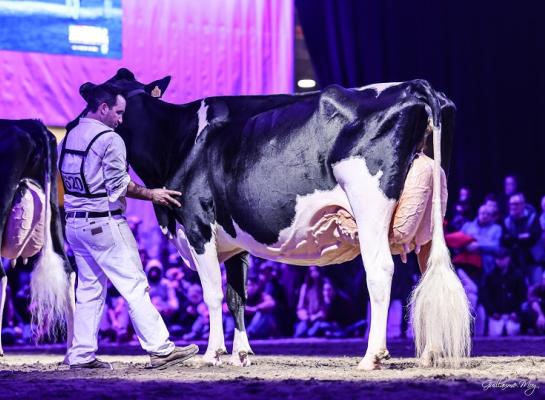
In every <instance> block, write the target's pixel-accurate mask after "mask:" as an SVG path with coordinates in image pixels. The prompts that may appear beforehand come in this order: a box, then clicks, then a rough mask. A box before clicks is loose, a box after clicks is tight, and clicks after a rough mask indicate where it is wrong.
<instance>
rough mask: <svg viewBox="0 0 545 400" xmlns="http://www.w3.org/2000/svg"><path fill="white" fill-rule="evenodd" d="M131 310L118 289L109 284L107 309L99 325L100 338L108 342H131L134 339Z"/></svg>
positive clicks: (105, 308)
mask: <svg viewBox="0 0 545 400" xmlns="http://www.w3.org/2000/svg"><path fill="white" fill-rule="evenodd" d="M133 333H134V332H133V330H132V324H131V322H130V318H129V308H128V306H127V302H126V301H125V299H124V298H123V297H122V296H121V295H120V294H119V292H118V291H117V289H116V288H115V287H114V286H113V285H112V284H111V283H110V282H108V289H107V295H106V307H104V314H103V316H102V320H101V321H100V325H99V338H100V340H101V341H107V342H117V343H123V342H129V341H130V340H131V339H132V337H133Z"/></svg>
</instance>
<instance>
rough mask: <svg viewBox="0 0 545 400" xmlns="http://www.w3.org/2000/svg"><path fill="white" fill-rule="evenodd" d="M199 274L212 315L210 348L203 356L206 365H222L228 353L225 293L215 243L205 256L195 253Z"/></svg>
mask: <svg viewBox="0 0 545 400" xmlns="http://www.w3.org/2000/svg"><path fill="white" fill-rule="evenodd" d="M193 257H194V259H195V265H196V266H197V272H198V273H199V278H200V280H201V285H202V290H203V297H204V302H205V303H206V305H207V307H208V312H209V315H210V336H209V337H208V348H207V349H206V352H205V353H204V356H203V361H204V362H205V363H206V364H211V365H220V364H221V356H222V355H223V354H226V353H227V350H226V349H225V339H224V337H223V314H222V309H221V305H222V301H223V291H222V287H221V270H220V265H219V262H218V254H217V251H216V247H215V246H214V244H213V243H207V244H206V245H205V251H204V254H202V255H200V254H196V253H195V252H193Z"/></svg>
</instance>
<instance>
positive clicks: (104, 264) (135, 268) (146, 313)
mask: <svg viewBox="0 0 545 400" xmlns="http://www.w3.org/2000/svg"><path fill="white" fill-rule="evenodd" d="M85 92H86V93H85V95H84V98H85V100H86V101H87V110H88V113H87V115H86V116H85V117H84V118H80V120H79V124H78V125H77V126H76V127H75V128H74V129H73V130H72V131H70V132H68V133H67V134H66V137H65V138H64V139H63V141H62V143H61V144H60V145H59V149H60V152H59V153H60V157H59V170H60V173H61V177H62V181H63V184H64V189H65V195H64V207H65V210H66V237H67V241H68V243H69V244H70V247H71V248H72V251H73V252H74V255H75V258H76V264H77V267H78V286H77V290H76V311H75V316H74V340H73V342H72V345H71V347H70V349H69V350H68V363H69V364H70V368H71V369H77V368H109V369H112V365H111V364H110V363H107V362H104V361H101V360H98V359H97V358H96V355H95V352H96V350H97V349H98V344H97V338H98V329H99V323H100V320H101V318H102V315H103V312H104V306H105V299H106V283H107V280H108V279H109V280H110V281H111V282H112V284H113V285H114V286H115V288H116V289H117V290H118V291H119V293H120V294H121V295H122V296H123V298H124V299H125V300H126V301H127V304H128V308H129V315H130V317H131V320H132V323H133V326H134V329H135V331H136V335H137V336H138V339H139V341H140V344H141V346H142V348H143V349H144V350H145V351H147V352H148V353H149V355H150V367H151V368H165V367H168V366H170V365H174V364H178V363H181V362H182V361H185V360H187V359H188V358H190V357H192V356H194V355H195V354H196V353H197V352H198V347H197V346H196V345H194V344H192V345H189V346H186V347H175V346H174V343H172V342H171V341H170V340H169V338H168V337H169V333H168V330H167V327H166V325H165V323H164V321H163V319H162V318H161V315H160V314H159V312H158V311H157V310H156V309H155V307H154V306H153V304H152V303H151V300H150V296H149V294H148V291H149V287H148V282H147V278H146V275H145V273H144V270H143V267H142V262H141V260H140V257H139V253H138V248H137V244H136V240H135V239H134V236H133V234H132V232H131V230H130V228H129V226H128V225H127V221H126V220H125V217H124V216H123V213H124V211H125V208H126V203H125V197H132V198H136V199H142V200H149V201H152V202H153V203H154V204H159V205H163V206H168V207H180V203H179V202H178V200H176V198H175V197H176V196H181V193H180V192H176V191H173V190H168V189H147V188H145V187H142V186H139V185H137V184H136V183H134V182H133V181H132V180H131V178H130V176H129V174H128V172H127V169H128V168H127V161H126V149H125V144H124V142H123V140H122V139H121V137H120V136H119V135H118V134H117V133H115V132H114V129H115V128H116V127H117V126H118V125H119V124H120V123H121V122H122V119H123V113H124V112H125V106H126V102H125V99H124V98H123V97H122V96H121V95H120V92H119V91H118V90H117V89H116V88H114V87H113V86H110V85H100V86H93V87H92V88H91V89H89V87H87V89H86V91H85Z"/></svg>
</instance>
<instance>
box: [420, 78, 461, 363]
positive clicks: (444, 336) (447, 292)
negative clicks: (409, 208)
mask: <svg viewBox="0 0 545 400" xmlns="http://www.w3.org/2000/svg"><path fill="white" fill-rule="evenodd" d="M428 88H429V86H428ZM429 89H430V90H432V89H431V88H429ZM430 96H432V97H435V96H433V93H430ZM429 104H430V106H431V108H432V120H433V154H434V168H433V211H432V213H433V214H432V215H433V221H432V222H433V234H432V246H431V252H430V256H429V258H428V264H427V268H426V270H425V272H424V273H423V275H422V277H421V279H420V282H419V283H418V285H417V286H416V288H415V289H414V290H413V293H412V295H411V301H410V304H411V316H412V324H413V330H414V338H415V346H416V354H417V356H418V357H421V358H422V360H423V362H424V364H426V365H434V366H437V365H439V364H444V365H449V366H459V365H461V363H462V362H463V360H464V358H465V357H468V356H469V353H470V351H471V336H470V325H471V314H470V311H469V302H468V300H467V296H466V294H465V291H464V288H463V287H462V284H461V282H460V280H459V279H458V276H457V275H456V272H455V270H454V267H453V265H452V262H451V258H450V253H449V250H448V248H447V245H446V242H445V237H444V232H443V211H442V206H441V174H442V171H441V120H440V112H441V110H440V108H439V103H438V102H437V100H432V101H430V102H429Z"/></svg>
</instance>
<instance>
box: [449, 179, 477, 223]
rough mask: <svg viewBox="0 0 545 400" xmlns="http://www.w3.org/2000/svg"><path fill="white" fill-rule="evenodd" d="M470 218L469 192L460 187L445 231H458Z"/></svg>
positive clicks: (471, 214) (471, 208)
mask: <svg viewBox="0 0 545 400" xmlns="http://www.w3.org/2000/svg"><path fill="white" fill-rule="evenodd" d="M472 216H473V207H472V206H471V191H470V190H469V189H468V188H467V187H462V188H460V192H459V194H458V200H457V201H456V204H455V205H454V214H453V215H452V218H451V219H450V221H449V224H448V226H447V231H448V232H455V231H459V230H460V229H461V228H462V226H463V225H464V224H465V223H466V222H468V221H470V220H471V218H472Z"/></svg>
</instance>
